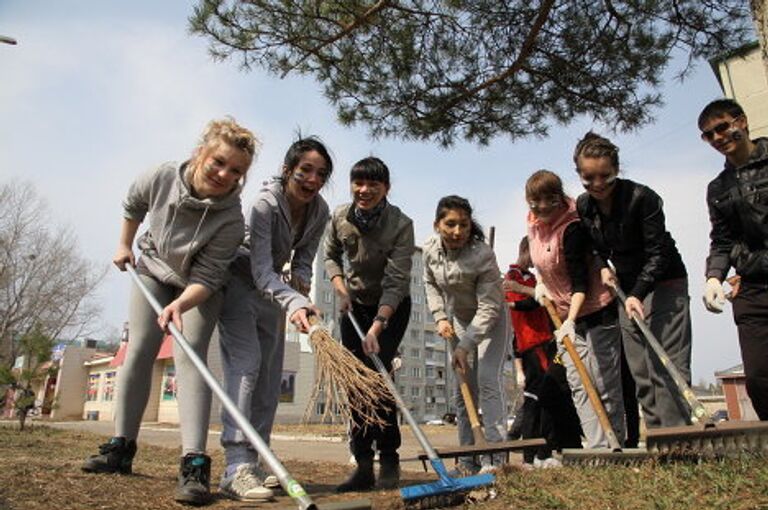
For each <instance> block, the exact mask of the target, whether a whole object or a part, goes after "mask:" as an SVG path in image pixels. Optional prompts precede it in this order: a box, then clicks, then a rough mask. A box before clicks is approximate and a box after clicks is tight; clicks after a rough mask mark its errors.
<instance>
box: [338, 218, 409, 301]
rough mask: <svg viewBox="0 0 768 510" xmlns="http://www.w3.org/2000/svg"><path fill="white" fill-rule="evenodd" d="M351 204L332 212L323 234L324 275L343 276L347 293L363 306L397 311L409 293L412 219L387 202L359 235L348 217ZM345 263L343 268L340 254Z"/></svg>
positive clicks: (358, 231)
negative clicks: (372, 223) (346, 265)
mask: <svg viewBox="0 0 768 510" xmlns="http://www.w3.org/2000/svg"><path fill="white" fill-rule="evenodd" d="M350 214H352V204H346V205H342V206H339V207H338V208H336V210H335V211H334V212H333V216H332V218H331V222H330V223H329V224H328V229H327V230H326V234H325V269H326V272H327V273H328V278H329V279H331V280H333V278H334V277H336V276H341V277H345V276H346V279H345V283H346V285H347V289H348V290H349V296H350V298H351V299H352V301H354V302H355V303H358V304H361V305H366V306H376V305H378V306H382V305H388V306H390V307H392V309H393V310H397V307H398V306H400V302H401V301H402V300H403V298H405V297H406V296H408V295H409V294H410V289H411V266H412V265H413V260H412V257H413V252H414V251H415V245H414V241H413V221H411V219H410V218H409V217H408V216H406V215H405V214H403V212H402V211H401V210H400V209H399V208H398V207H396V206H394V205H392V204H387V206H386V208H385V209H384V210H383V211H382V213H381V216H380V217H379V219H378V220H377V221H376V223H375V224H374V225H373V228H372V229H371V230H370V231H369V232H367V233H365V234H363V233H361V232H360V230H359V229H358V228H357V227H356V226H355V225H354V224H353V223H352V222H351V221H350V220H349V218H350ZM344 255H346V259H347V261H348V262H349V266H348V268H347V269H346V274H345V268H344V260H343V256H344Z"/></svg>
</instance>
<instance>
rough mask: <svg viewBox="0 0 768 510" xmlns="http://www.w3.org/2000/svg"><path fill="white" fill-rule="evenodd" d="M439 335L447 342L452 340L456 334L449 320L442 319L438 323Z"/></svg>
mask: <svg viewBox="0 0 768 510" xmlns="http://www.w3.org/2000/svg"><path fill="white" fill-rule="evenodd" d="M437 334H438V335H440V336H441V337H443V338H445V339H446V340H450V339H451V338H453V337H454V335H455V334H456V332H455V331H454V330H453V326H452V325H451V323H450V321H449V320H448V319H441V320H440V321H438V323H437Z"/></svg>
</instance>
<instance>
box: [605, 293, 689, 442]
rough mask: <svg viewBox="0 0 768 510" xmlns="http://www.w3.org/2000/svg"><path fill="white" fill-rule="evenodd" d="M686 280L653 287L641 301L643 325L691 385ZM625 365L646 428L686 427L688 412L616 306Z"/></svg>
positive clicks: (656, 360)
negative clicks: (635, 390) (629, 374)
mask: <svg viewBox="0 0 768 510" xmlns="http://www.w3.org/2000/svg"><path fill="white" fill-rule="evenodd" d="M689 301H690V298H689V297H688V280H687V279H685V278H680V279H676V280H668V281H665V282H659V283H657V284H656V287H655V288H654V290H653V292H651V293H650V294H648V295H647V296H646V297H645V299H644V300H643V309H644V312H645V322H646V324H648V327H649V328H650V330H651V332H652V333H653V334H654V335H655V336H656V339H657V340H658V341H659V343H661V346H662V347H663V348H664V350H665V351H666V353H667V356H669V359H670V361H671V362H672V363H673V364H674V365H675V367H676V368H677V369H678V370H679V371H680V373H681V374H682V376H683V378H685V379H686V380H687V382H688V384H690V382H691V315H690V310H689ZM619 319H620V321H621V329H622V336H623V340H624V349H625V351H626V354H627V364H628V365H629V370H630V372H632V377H634V379H635V385H636V386H637V400H638V401H639V402H640V406H641V407H642V409H643V416H644V417H645V425H646V426H647V427H648V428H657V427H676V426H679V425H686V424H687V421H686V418H685V417H686V416H687V415H688V410H687V409H686V407H685V405H684V404H683V403H682V401H681V400H680V397H679V396H678V395H677V393H678V392H677V390H676V389H672V390H670V386H671V385H670V384H669V383H668V382H667V381H666V380H665V377H666V373H667V370H666V369H665V368H664V366H663V365H662V364H661V362H660V361H659V359H658V358H657V357H656V355H655V354H654V353H653V351H652V350H651V348H650V347H649V346H648V342H646V341H645V338H644V337H643V333H642V332H641V331H640V328H638V327H637V326H636V325H635V324H634V323H633V322H632V321H631V320H630V319H629V317H627V314H626V313H625V312H624V307H623V306H619Z"/></svg>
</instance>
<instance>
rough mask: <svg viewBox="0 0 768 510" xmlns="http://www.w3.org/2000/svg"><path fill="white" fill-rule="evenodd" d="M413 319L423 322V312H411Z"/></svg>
mask: <svg viewBox="0 0 768 510" xmlns="http://www.w3.org/2000/svg"><path fill="white" fill-rule="evenodd" d="M411 320H413V321H416V322H421V312H417V311H413V312H411Z"/></svg>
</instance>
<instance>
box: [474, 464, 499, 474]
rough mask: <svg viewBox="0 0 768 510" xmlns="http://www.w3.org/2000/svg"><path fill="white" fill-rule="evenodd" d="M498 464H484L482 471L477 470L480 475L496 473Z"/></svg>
mask: <svg viewBox="0 0 768 510" xmlns="http://www.w3.org/2000/svg"><path fill="white" fill-rule="evenodd" d="M498 469H499V468H498V466H494V465H493V464H483V466H482V467H481V468H480V471H478V472H477V474H479V475H485V474H488V473H495V472H496V471H497V470H498Z"/></svg>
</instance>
